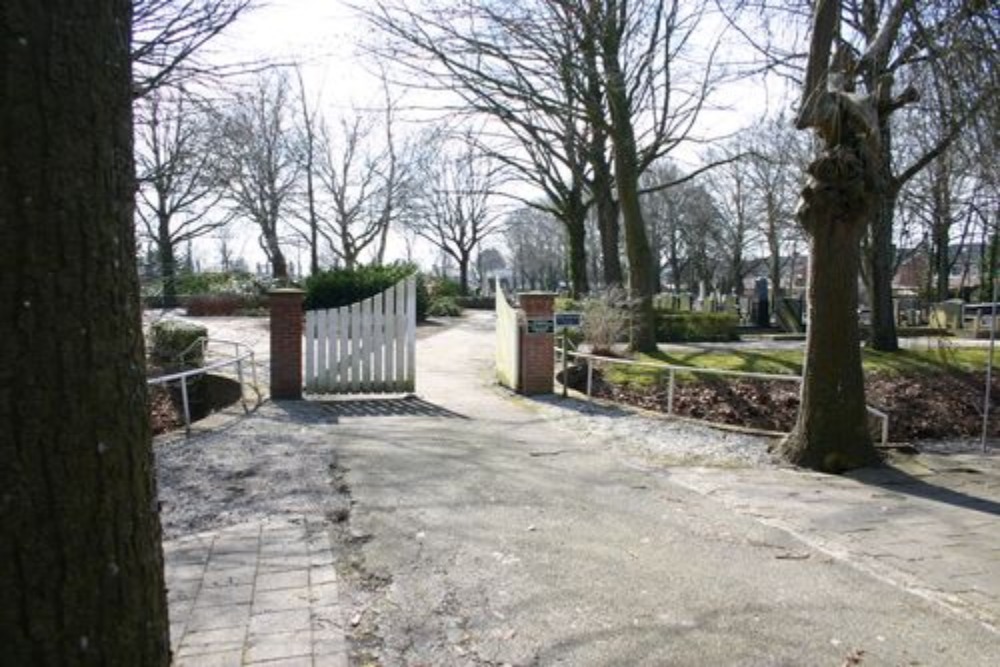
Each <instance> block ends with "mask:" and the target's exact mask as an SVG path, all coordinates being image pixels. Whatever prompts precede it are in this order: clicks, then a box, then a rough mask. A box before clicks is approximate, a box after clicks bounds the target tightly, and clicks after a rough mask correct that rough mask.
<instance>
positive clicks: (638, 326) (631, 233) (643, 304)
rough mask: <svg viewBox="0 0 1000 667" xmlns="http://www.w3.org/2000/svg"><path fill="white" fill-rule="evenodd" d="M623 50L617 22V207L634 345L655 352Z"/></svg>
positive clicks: (608, 64)
mask: <svg viewBox="0 0 1000 667" xmlns="http://www.w3.org/2000/svg"><path fill="white" fill-rule="evenodd" d="M620 46H621V44H620V35H619V34H618V33H617V31H616V30H615V26H614V25H613V22H612V23H611V24H610V25H609V26H608V27H607V28H606V30H605V35H604V41H603V43H602V47H603V61H604V71H605V78H606V80H607V90H606V95H607V99H608V110H609V111H610V115H611V131H610V134H611V141H612V143H613V144H614V147H615V151H614V161H615V179H616V181H615V182H616V184H617V186H618V203H619V206H620V207H621V213H622V221H623V226H624V228H625V249H626V254H627V255H628V271H629V292H630V295H631V298H632V301H633V312H634V313H635V315H634V319H633V324H632V345H631V347H632V349H633V350H635V351H638V352H653V351H655V350H656V312H655V311H654V310H653V290H654V286H655V285H654V280H653V256H652V252H651V251H650V248H649V239H648V238H647V236H646V225H645V224H644V223H643V220H642V207H641V205H640V203H639V157H638V149H637V148H636V143H635V131H634V129H633V127H632V116H631V111H630V109H629V103H628V97H627V91H626V88H625V86H626V83H625V75H624V73H623V72H622V70H621V64H620V62H619V55H618V54H619V49H620Z"/></svg>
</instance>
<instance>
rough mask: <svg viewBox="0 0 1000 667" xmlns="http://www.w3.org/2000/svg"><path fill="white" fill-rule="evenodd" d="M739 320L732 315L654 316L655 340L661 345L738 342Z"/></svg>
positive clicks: (661, 313)
mask: <svg viewBox="0 0 1000 667" xmlns="http://www.w3.org/2000/svg"><path fill="white" fill-rule="evenodd" d="M738 326H739V318H738V317H737V316H736V315H734V314H732V313H666V312H657V314H656V339H657V341H659V342H661V343H690V342H695V341H699V342H724V341H732V340H739V333H738V331H737V327H738Z"/></svg>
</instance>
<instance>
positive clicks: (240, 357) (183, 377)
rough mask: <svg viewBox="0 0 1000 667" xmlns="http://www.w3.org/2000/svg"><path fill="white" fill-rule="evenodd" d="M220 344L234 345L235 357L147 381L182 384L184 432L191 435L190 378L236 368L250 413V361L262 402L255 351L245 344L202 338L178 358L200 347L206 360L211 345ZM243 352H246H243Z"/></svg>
mask: <svg viewBox="0 0 1000 667" xmlns="http://www.w3.org/2000/svg"><path fill="white" fill-rule="evenodd" d="M210 342H211V343H219V344H222V345H232V346H233V356H232V357H227V358H224V359H221V360H219V361H215V362H212V363H210V364H206V365H204V366H201V367H199V368H191V369H189V370H186V371H178V372H176V373H168V374H167V375H160V376H159V377H155V378H149V379H147V380H146V384H147V385H149V386H152V385H155V384H163V385H166V384H167V383H169V382H180V385H181V404H182V406H183V410H184V432H185V433H188V434H189V433H191V403H190V401H189V399H188V387H187V381H188V378H190V377H194V376H196V375H204V374H205V373H208V372H210V371H214V370H218V369H219V368H225V367H226V366H235V367H236V378H237V380H238V381H239V384H240V403H241V404H242V406H243V412H245V413H249V412H250V409H249V408H248V407H247V401H246V390H245V382H244V376H243V364H244V362H246V361H248V360H249V363H250V374H251V377H252V380H251V382H252V384H251V387H252V388H253V390H254V392H255V393H256V394H257V402H258V403H259V402H260V389H259V388H258V386H257V364H256V363H255V361H254V353H253V350H252V349H250V348H249V347H248V346H247V345H245V344H243V343H238V342H236V341H231V340H221V339H217V338H212V339H209V338H208V337H206V336H202V337H200V338H198V339H197V340H195V341H194V342H193V343H191V345H189V346H188V347H187V348H185V349H184V350H183V351H182V352H181V353H180V354H179V355H177V356H178V359H180V360H182V361H183V359H184V358H185V357H187V355H188V354H190V353H191V351H192V350H194V349H195V348H198V347H200V348H201V352H202V358H204V355H205V352H206V350H207V349H208V344H209V343H210ZM241 350H245V351H243V352H241Z"/></svg>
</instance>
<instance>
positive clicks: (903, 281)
mask: <svg viewBox="0 0 1000 667" xmlns="http://www.w3.org/2000/svg"><path fill="white" fill-rule="evenodd" d="M988 251H989V248H988V247H987V246H986V245H984V244H982V243H966V244H964V245H962V246H961V247H960V246H958V245H957V244H953V245H951V246H949V248H948V255H949V263H950V264H951V270H950V271H949V272H948V289H949V290H951V291H953V292H955V293H958V292H960V291H961V290H963V289H969V288H973V287H978V286H979V285H980V283H981V281H982V275H981V274H982V270H981V269H982V262H983V257H984V256H985V254H986V252H988ZM897 252H898V253H901V254H903V255H905V256H904V257H903V259H902V261H900V263H899V267H898V268H897V269H896V275H895V276H894V277H893V281H892V287H893V289H895V290H912V291H914V292H921V291H922V290H923V289H925V288H926V287H927V285H928V284H929V282H930V281H929V280H928V273H929V270H930V269H929V257H928V255H927V252H926V250H925V249H924V247H923V246H917V247H914V248H900V249H899V250H897Z"/></svg>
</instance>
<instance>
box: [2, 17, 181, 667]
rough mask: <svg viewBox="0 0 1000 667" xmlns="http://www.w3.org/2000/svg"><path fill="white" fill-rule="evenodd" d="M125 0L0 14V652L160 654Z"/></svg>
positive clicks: (45, 656) (117, 658)
mask: <svg viewBox="0 0 1000 667" xmlns="http://www.w3.org/2000/svg"><path fill="white" fill-rule="evenodd" d="M130 18H131V17H130V3H129V2H128V1H127V0H45V1H44V2H42V0H10V1H9V2H6V3H5V4H4V9H3V12H2V13H0V72H2V75H0V85H2V86H3V89H2V91H0V147H2V148H0V264H2V265H3V267H4V278H3V280H2V281H0V340H2V341H3V345H2V346H0V496H2V498H0V600H2V601H3V602H2V604H0V647H2V651H3V658H2V661H3V663H4V664H10V665H53V666H57V665H60V666H61V665H82V664H86V665H151V666H164V667H165V666H166V665H167V664H168V663H169V659H170V658H169V641H168V624H167V606H166V596H165V591H164V586H163V557H162V552H161V548H160V524H159V518H158V514H157V511H158V510H157V502H156V485H155V477H154V469H153V457H152V450H151V445H150V429H149V417H148V412H147V410H148V407H147V405H146V383H145V377H144V376H145V372H144V365H145V364H144V360H143V339H142V327H141V322H140V307H139V298H138V294H139V292H138V278H137V275H136V270H135V243H134V237H133V218H132V212H133V196H134V193H135V181H134V174H133V162H132V127H131V102H132V90H131V76H130V74H131V73H130V69H129V41H130V36H129V26H130Z"/></svg>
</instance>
